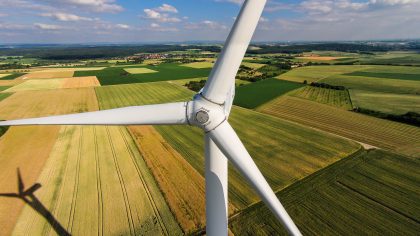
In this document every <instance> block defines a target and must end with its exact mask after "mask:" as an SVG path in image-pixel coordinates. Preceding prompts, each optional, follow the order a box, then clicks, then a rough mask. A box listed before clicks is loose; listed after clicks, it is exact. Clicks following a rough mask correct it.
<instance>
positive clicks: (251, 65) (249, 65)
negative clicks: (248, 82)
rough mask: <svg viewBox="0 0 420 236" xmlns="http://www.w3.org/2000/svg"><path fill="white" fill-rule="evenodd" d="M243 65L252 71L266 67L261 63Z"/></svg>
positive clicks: (245, 63)
mask: <svg viewBox="0 0 420 236" xmlns="http://www.w3.org/2000/svg"><path fill="white" fill-rule="evenodd" d="M242 65H244V66H246V67H249V68H252V69H255V70H256V69H260V68H261V67H263V66H265V65H264V64H259V63H251V62H242Z"/></svg>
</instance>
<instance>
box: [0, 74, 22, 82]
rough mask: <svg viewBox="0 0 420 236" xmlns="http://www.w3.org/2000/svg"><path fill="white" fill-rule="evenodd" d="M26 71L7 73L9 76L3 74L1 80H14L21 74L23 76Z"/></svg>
mask: <svg viewBox="0 0 420 236" xmlns="http://www.w3.org/2000/svg"><path fill="white" fill-rule="evenodd" d="M23 75H24V73H13V74H7V76H1V77H0V80H14V79H16V78H18V77H20V76H23Z"/></svg>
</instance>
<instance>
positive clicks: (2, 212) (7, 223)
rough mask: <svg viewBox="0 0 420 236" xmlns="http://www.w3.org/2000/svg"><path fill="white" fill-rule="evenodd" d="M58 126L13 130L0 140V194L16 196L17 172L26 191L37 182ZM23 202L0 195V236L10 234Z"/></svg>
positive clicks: (15, 128)
mask: <svg viewBox="0 0 420 236" xmlns="http://www.w3.org/2000/svg"><path fill="white" fill-rule="evenodd" d="M58 131H59V127H45V126H44V127H40V126H38V127H33V126H32V127H13V128H10V129H9V130H8V131H7V133H6V134H5V135H4V136H2V137H1V138H0V163H1V165H0V194H4V193H17V192H18V185H17V182H18V177H17V169H18V168H19V169H20V172H21V174H22V178H23V182H24V184H25V186H26V187H27V188H28V187H30V186H31V185H32V184H34V183H35V182H36V180H37V179H38V176H39V174H40V173H41V170H42V169H43V167H44V164H45V162H46V160H47V159H48V156H49V153H50V151H51V149H52V147H53V145H54V143H55V141H56V139H57V136H58ZM23 206H24V202H23V201H22V200H20V199H18V198H6V197H1V196H0V229H1V230H0V235H10V234H11V232H12V230H13V227H14V225H15V224H16V220H17V219H18V217H19V214H20V213H21V210H22V207H23Z"/></svg>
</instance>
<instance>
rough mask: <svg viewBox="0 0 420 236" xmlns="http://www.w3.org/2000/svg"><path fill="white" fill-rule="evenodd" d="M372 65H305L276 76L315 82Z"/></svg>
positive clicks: (301, 81)
mask: <svg viewBox="0 0 420 236" xmlns="http://www.w3.org/2000/svg"><path fill="white" fill-rule="evenodd" d="M371 67H372V66H358V65H351V66H347V65H345V66H341V65H334V66H305V67H300V68H296V69H293V70H291V71H289V72H287V73H284V74H281V75H279V76H278V77H277V78H278V79H281V80H288V81H293V82H298V83H303V82H304V81H305V80H306V81H307V82H308V83H311V82H316V81H319V80H322V79H325V78H328V77H331V76H335V75H340V74H345V73H351V72H354V71H359V70H366V69H369V68H371Z"/></svg>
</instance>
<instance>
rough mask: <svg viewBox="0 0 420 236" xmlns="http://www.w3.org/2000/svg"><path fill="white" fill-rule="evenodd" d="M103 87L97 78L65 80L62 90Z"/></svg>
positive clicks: (87, 77)
mask: <svg viewBox="0 0 420 236" xmlns="http://www.w3.org/2000/svg"><path fill="white" fill-rule="evenodd" d="M96 86H101V84H100V83H99V81H98V79H97V78H96V77H95V76H86V77H77V78H76V77H72V78H65V79H63V82H62V84H61V87H60V88H86V87H96Z"/></svg>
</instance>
